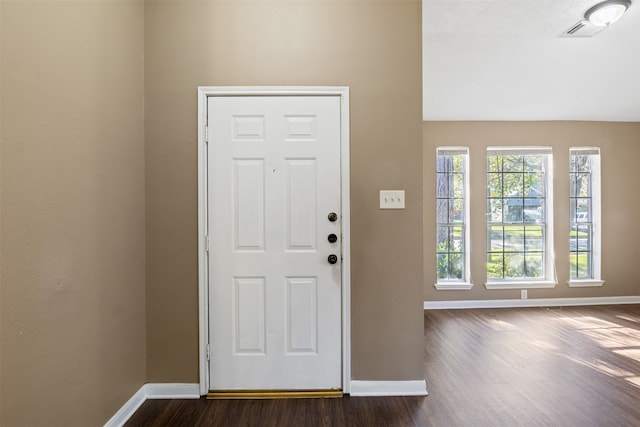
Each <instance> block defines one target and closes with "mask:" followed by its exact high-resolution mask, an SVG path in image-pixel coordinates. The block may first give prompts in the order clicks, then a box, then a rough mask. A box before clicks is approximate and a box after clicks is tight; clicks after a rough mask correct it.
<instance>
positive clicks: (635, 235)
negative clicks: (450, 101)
mask: <svg viewBox="0 0 640 427" xmlns="http://www.w3.org/2000/svg"><path fill="white" fill-rule="evenodd" d="M423 137H424V151H423V156H424V157H423V158H424V168H423V172H424V217H425V228H424V236H425V239H424V257H425V258H424V266H425V277H424V279H425V282H424V298H425V300H426V301H428V300H430V301H440V300H488V299H505V298H520V291H519V290H487V289H486V288H485V287H484V282H485V280H486V273H485V262H486V256H485V254H486V249H485V248H486V232H485V230H486V228H485V223H484V221H485V212H486V205H485V203H486V202H485V198H484V197H485V194H486V184H485V182H486V178H485V172H486V166H485V154H486V147H487V146H491V145H497V146H499V145H544V146H551V147H553V154H554V210H555V212H554V227H555V239H554V241H555V252H556V268H557V275H558V285H557V286H556V287H555V288H554V289H530V290H529V291H528V293H529V295H528V297H529V298H581V297H605V296H637V295H640V284H639V283H638V280H637V274H636V271H635V269H634V268H633V266H634V265H635V264H636V263H637V246H638V239H640V223H639V222H638V220H637V217H638V213H639V212H640V199H638V198H637V197H635V195H636V192H637V191H636V189H637V186H638V185H639V184H640V168H638V166H637V159H638V158H640V144H638V141H639V140H640V123H605V122H425V123H424V124H423ZM446 145H457V146H467V147H469V149H470V174H471V175H470V178H471V179H470V181H471V190H470V193H471V230H472V231H471V254H472V256H471V258H472V259H471V276H472V281H473V283H474V287H473V289H472V290H470V291H437V290H436V289H435V288H434V287H433V284H434V283H435V280H436V270H435V243H434V241H435V221H436V219H435V214H436V210H435V203H434V200H435V172H434V168H435V150H436V147H438V146H446ZM580 146H598V147H600V148H601V168H602V230H603V231H602V278H603V279H604V280H605V281H606V283H605V285H604V286H603V287H601V288H569V287H568V285H567V280H568V276H569V268H568V263H569V261H568V259H569V257H568V253H567V251H568V239H569V225H568V218H569V210H568V202H565V201H568V199H569V183H568V176H569V175H568V174H569V171H568V170H569V166H568V162H569V160H568V159H569V155H568V152H569V147H580Z"/></svg>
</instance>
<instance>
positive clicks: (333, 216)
mask: <svg viewBox="0 0 640 427" xmlns="http://www.w3.org/2000/svg"><path fill="white" fill-rule="evenodd" d="M327 218H329V221H331V222H336V221H337V220H338V215H337V214H336V213H335V212H331V213H330V214H329V215H328V217H327Z"/></svg>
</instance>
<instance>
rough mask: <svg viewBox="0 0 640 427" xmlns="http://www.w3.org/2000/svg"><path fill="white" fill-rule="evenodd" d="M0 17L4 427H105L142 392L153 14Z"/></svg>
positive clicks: (59, 5) (130, 7)
mask: <svg viewBox="0 0 640 427" xmlns="http://www.w3.org/2000/svg"><path fill="white" fill-rule="evenodd" d="M0 8H1V21H0V31H1V33H0V34H1V46H0V48H1V49H0V52H1V61H2V63H1V67H0V72H1V80H0V82H1V89H2V99H1V112H2V115H1V120H2V121H1V133H0V137H1V163H0V167H1V177H0V182H1V183H2V193H1V198H0V203H1V205H0V206H1V212H2V217H1V223H0V226H1V233H0V239H1V240H0V243H1V246H0V248H1V251H2V252H1V253H2V259H1V263H2V265H1V268H2V269H1V280H2V281H1V296H0V304H1V309H2V319H1V322H0V323H1V331H0V332H1V341H0V344H1V353H0V356H1V373H0V382H1V395H0V401H1V407H0V409H1V418H0V424H1V425H2V426H7V427H9V426H27V425H29V426H96V425H102V424H104V423H105V422H106V421H107V420H108V419H109V418H110V417H111V416H112V415H114V414H115V412H116V411H117V410H118V409H119V408H120V407H121V406H122V405H123V404H124V403H125V402H126V401H127V399H129V398H130V397H131V396H132V395H133V393H135V392H136V391H137V390H138V389H139V388H140V386H141V385H142V384H143V383H144V382H145V363H146V360H145V326H144V321H145V305H144V304H145V301H144V297H145V295H144V280H145V276H144V256H145V253H144V134H143V131H144V129H143V119H144V118H143V32H142V31H143V23H144V9H143V3H142V2H136V1H115V2H114V1H109V2H106V1H104V2H102V1H101V2H86V1H70V2H63V1H45V2H35V1H16V2H10V1H3V2H2V3H0Z"/></svg>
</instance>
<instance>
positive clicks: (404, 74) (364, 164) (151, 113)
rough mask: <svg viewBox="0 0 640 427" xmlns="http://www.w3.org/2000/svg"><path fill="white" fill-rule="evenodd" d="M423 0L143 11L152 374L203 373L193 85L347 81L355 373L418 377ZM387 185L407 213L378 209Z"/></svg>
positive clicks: (185, 376)
mask: <svg viewBox="0 0 640 427" xmlns="http://www.w3.org/2000/svg"><path fill="white" fill-rule="evenodd" d="M420 10H421V9H420V2H419V1H364V2H360V1H341V2H334V1H283V2H274V1H258V2H244V1H243V2H213V1H209V2H201V1H180V2H178V1H152V2H148V3H147V4H146V9H145V43H146V44H145V95H146V99H145V106H146V107H145V108H146V159H147V169H146V182H147V324H148V329H147V337H148V347H147V348H148V359H147V366H148V380H149V381H150V382H165V381H168V382H173V381H180V382H196V381H197V380H198V354H197V348H198V341H197V332H198V305H197V296H198V288H197V285H198V283H197V252H196V250H197V222H196V221H197V193H196V191H197V167H196V154H197V153H196V138H197V134H196V131H197V129H196V123H197V109H196V107H197V105H196V88H197V86H199V85H211V86H213V85H344V86H349V87H350V88H351V155H352V163H351V179H352V189H351V191H352V251H353V252H352V255H353V264H352V268H353V283H352V300H353V303H352V333H353V345H352V356H353V376H354V378H356V379H365V380H407V379H420V378H422V375H423V374H422V363H423V350H422V347H423V344H422V334H423V331H422V324H423V321H422V303H421V301H422V200H421V198H422V180H421V178H422V176H421V168H422V159H421V152H422V136H421V123H422V121H421V109H422V107H421V105H422V104H421V102H422V90H421V84H422V83H421V79H422V77H421V12H420ZM380 189H405V190H406V191H407V193H406V194H407V209H406V210H404V211H380V210H379V209H378V207H377V204H378V191H379V190H380Z"/></svg>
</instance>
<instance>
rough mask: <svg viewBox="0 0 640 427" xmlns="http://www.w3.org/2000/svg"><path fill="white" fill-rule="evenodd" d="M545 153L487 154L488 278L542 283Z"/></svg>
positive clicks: (513, 151) (498, 151) (494, 151)
mask: <svg viewBox="0 0 640 427" xmlns="http://www.w3.org/2000/svg"><path fill="white" fill-rule="evenodd" d="M547 157H548V154H546V153H544V152H543V150H527V149H504V150H503V149H489V150H488V151H487V279H488V280H491V279H494V280H495V279H506V280H517V279H544V278H545V248H546V238H547V236H546V232H547V222H546V214H547V212H546V210H547V201H546V178H545V174H546V171H547Z"/></svg>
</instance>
